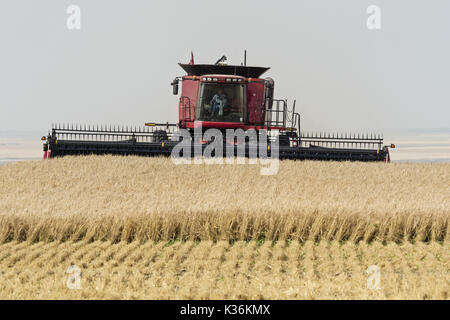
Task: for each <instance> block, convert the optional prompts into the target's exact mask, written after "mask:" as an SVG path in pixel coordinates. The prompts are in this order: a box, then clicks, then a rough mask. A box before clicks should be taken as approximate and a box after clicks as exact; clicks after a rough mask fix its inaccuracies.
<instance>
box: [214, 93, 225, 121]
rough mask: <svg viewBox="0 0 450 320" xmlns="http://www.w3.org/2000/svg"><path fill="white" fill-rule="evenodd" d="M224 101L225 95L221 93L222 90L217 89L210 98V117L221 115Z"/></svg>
mask: <svg viewBox="0 0 450 320" xmlns="http://www.w3.org/2000/svg"><path fill="white" fill-rule="evenodd" d="M226 103H227V97H226V96H225V94H224V93H223V90H222V89H219V90H218V91H217V93H216V94H215V95H214V97H213V98H212V99H211V117H215V116H217V115H219V116H223V108H224V107H225V104H226Z"/></svg>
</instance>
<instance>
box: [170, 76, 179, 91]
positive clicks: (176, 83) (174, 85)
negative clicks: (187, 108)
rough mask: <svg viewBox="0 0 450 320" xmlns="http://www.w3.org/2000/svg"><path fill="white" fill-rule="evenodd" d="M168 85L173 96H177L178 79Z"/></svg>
mask: <svg viewBox="0 0 450 320" xmlns="http://www.w3.org/2000/svg"><path fill="white" fill-rule="evenodd" d="M170 85H171V86H172V89H173V94H174V95H177V94H178V79H177V78H175V79H173V81H172V83H171V84H170Z"/></svg>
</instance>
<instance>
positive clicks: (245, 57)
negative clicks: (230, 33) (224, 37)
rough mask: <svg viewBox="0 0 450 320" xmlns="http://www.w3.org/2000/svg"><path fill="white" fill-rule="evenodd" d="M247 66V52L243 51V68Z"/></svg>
mask: <svg viewBox="0 0 450 320" xmlns="http://www.w3.org/2000/svg"><path fill="white" fill-rule="evenodd" d="M246 66H247V50H244V67H246Z"/></svg>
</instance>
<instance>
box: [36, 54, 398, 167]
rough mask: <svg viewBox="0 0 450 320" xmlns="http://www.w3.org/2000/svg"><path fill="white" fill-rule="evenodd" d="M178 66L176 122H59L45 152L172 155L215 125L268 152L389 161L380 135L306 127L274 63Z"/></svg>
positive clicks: (312, 157) (247, 145)
mask: <svg viewBox="0 0 450 320" xmlns="http://www.w3.org/2000/svg"><path fill="white" fill-rule="evenodd" d="M179 65H180V66H181V68H182V69H183V70H184V71H185V72H186V75H184V76H181V77H176V78H175V79H174V80H173V82H172V83H171V85H172V87H173V94H175V95H178V94H179V84H180V82H181V94H180V98H179V103H178V122H177V123H145V126H141V127H129V126H92V125H69V124H55V125H53V126H52V129H51V131H50V132H49V134H48V136H47V137H43V140H45V142H44V152H45V153H44V158H50V157H58V156H64V155H80V154H82V155H88V154H115V155H139V156H160V155H164V156H170V155H171V154H172V150H173V149H174V147H175V146H176V145H177V144H178V143H179V141H178V137H179V135H178V134H176V133H177V132H179V131H180V130H184V131H185V132H188V133H189V135H190V140H191V141H192V149H193V150H194V147H195V146H197V147H198V146H199V145H201V148H202V149H204V148H205V147H206V146H207V145H208V144H210V143H212V141H213V140H214V139H212V140H204V138H203V134H204V133H205V132H206V131H207V130H208V129H215V130H216V132H221V133H223V136H225V133H226V132H227V130H228V131H229V130H230V129H233V130H239V129H240V130H241V132H242V131H243V132H247V133H248V132H253V133H254V134H256V136H257V137H258V138H257V139H258V142H257V144H260V142H261V139H267V141H264V142H265V143H266V144H267V145H268V152H269V153H270V145H271V144H273V143H274V141H276V142H278V143H277V146H278V154H279V158H280V159H299V160H302V159H310V160H337V161H385V162H389V161H390V157H389V147H394V145H391V146H385V145H383V137H382V136H381V135H378V134H336V133H305V132H301V127H300V114H299V113H297V112H296V110H295V101H294V102H293V104H292V106H291V107H289V106H288V101H287V100H283V99H275V98H274V86H275V82H274V80H273V79H271V78H261V76H262V75H263V74H264V73H265V72H266V71H267V70H269V68H266V67H250V66H247V65H246V64H245V63H244V64H243V65H227V64H226V57H225V56H223V57H222V58H220V59H219V60H218V61H217V63H216V64H194V63H193V59H192V60H191V63H189V64H181V63H180V64H179ZM199 132H200V135H199ZM261 137H264V138H261ZM223 142H224V144H231V145H233V147H232V148H234V152H235V155H238V153H237V150H238V148H239V145H241V146H242V144H245V146H244V147H245V148H244V149H245V156H249V152H250V150H251V149H252V148H255V144H254V143H253V141H249V139H245V140H236V139H235V140H234V141H231V142H230V140H227V139H224V141H223ZM256 149H258V150H259V148H257V147H256ZM191 154H194V153H191ZM257 156H259V153H257Z"/></svg>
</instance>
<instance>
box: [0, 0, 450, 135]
mask: <svg viewBox="0 0 450 320" xmlns="http://www.w3.org/2000/svg"><path fill="white" fill-rule="evenodd" d="M70 5H77V6H78V7H79V8H80V27H81V28H80V29H79V30H77V29H75V30H69V29H68V27H67V20H68V18H70V17H69V16H70V14H68V13H67V12H66V11H67V8H68V7H69V6H70ZM370 5H376V6H378V7H379V8H380V10H381V15H380V17H381V20H380V21H381V29H379V30H369V29H368V28H367V20H368V18H369V14H368V13H367V12H366V10H367V8H368V7H369V6H370ZM449 13H450V2H449V1H447V0H442V1H438V0H430V1H412V0H396V1H392V0H391V1H388V0H370V1H366V0H343V1H335V0H311V1H266V0H258V1H256V0H245V1H244V0H240V1H235V0H227V1H214V0H208V1H203V0H195V1H194V0H183V1H175V0H173V1H148V0H142V1H139V0H127V1H125V0H122V1H114V0H96V1H92V0H71V1H65V0H53V1H50V0H40V1H35V0H26V1H25V0H14V1H13V0H4V1H2V2H1V3H0V132H5V131H11V130H13V131H17V132H25V131H39V132H41V131H42V134H45V133H46V132H47V131H48V130H49V129H50V127H51V124H52V123H78V124H85V123H86V124H123V125H133V126H134V125H136V126H137V125H143V124H144V123H145V122H150V121H155V122H160V121H163V122H166V121H169V122H177V116H178V115H177V102H178V99H179V97H178V96H174V95H172V88H171V86H170V82H171V81H172V79H173V78H174V77H176V76H181V75H183V74H184V72H183V70H182V69H181V68H180V67H179V66H178V64H177V63H178V62H183V63H187V62H188V61H189V59H190V52H191V50H192V51H193V52H194V57H195V62H196V63H214V62H215V61H216V60H217V59H218V58H220V57H221V56H222V55H223V54H225V55H226V56H227V57H228V62H229V63H230V64H240V63H241V62H242V60H243V52H244V49H246V50H247V64H248V65H254V66H267V67H271V69H270V71H269V72H267V73H266V74H265V76H270V77H272V78H273V79H274V80H275V96H276V97H277V98H282V99H288V101H289V103H290V104H291V103H292V101H293V100H294V99H296V100H297V111H299V112H300V113H301V115H302V127H303V129H305V130H323V131H348V130H354V131H365V130H368V131H369V132H383V130H389V129H409V128H449V127H450V90H449V89H450V88H449V87H450V81H449V76H450V42H449V41H448V35H449V30H450V18H448V16H449Z"/></svg>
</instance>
